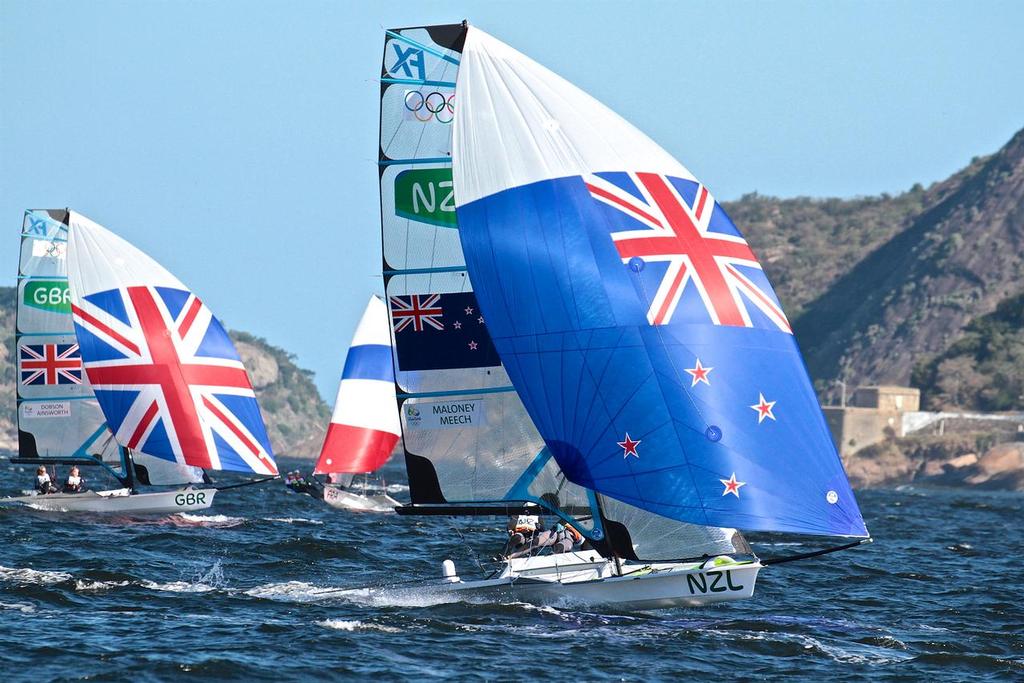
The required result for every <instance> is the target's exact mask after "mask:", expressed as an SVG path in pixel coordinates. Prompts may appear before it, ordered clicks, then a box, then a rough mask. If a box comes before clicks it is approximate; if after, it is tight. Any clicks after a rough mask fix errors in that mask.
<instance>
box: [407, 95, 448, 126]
mask: <svg viewBox="0 0 1024 683" xmlns="http://www.w3.org/2000/svg"><path fill="white" fill-rule="evenodd" d="M405 110H406V111H407V112H409V113H410V114H412V116H414V117H415V118H416V120H417V121H422V122H423V123H426V122H427V121H430V120H431V119H433V120H434V121H437V122H438V123H451V122H452V121H453V120H454V119H455V93H452V94H451V95H448V96H447V97H445V95H444V93H441V92H438V91H437V90H435V91H433V92H430V93H427V94H426V95H424V94H423V93H422V92H420V91H419V90H406V91H405Z"/></svg>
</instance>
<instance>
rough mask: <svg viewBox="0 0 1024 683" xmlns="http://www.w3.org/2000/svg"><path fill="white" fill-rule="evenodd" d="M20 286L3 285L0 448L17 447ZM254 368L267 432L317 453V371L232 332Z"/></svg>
mask: <svg viewBox="0 0 1024 683" xmlns="http://www.w3.org/2000/svg"><path fill="white" fill-rule="evenodd" d="M16 305H17V289H15V288H14V287H0V329H2V330H4V343H3V345H2V346H0V450H8V451H11V450H17V447H18V438H17V423H16V411H15V381H16V376H15V375H16V373H17V363H16V358H15V347H14V316H15V308H16ZM231 337H232V339H234V340H235V344H236V346H237V348H238V353H239V355H240V356H241V357H242V362H243V363H244V364H245V367H246V369H247V370H248V371H249V376H250V377H251V378H252V383H253V387H254V388H255V390H256V398H257V399H259V403H260V408H261V410H262V411H263V417H264V419H265V421H266V423H267V431H268V432H269V434H270V441H271V444H272V445H273V447H274V451H275V452H276V453H277V454H278V455H290V456H296V457H315V456H316V454H317V453H318V452H319V450H320V444H321V443H322V442H323V436H324V430H325V429H326V426H327V422H328V421H329V420H330V411H329V409H328V407H327V405H326V404H325V403H324V401H323V399H321V398H320V394H319V393H318V392H317V390H316V387H315V386H314V385H313V380H312V373H310V372H309V371H308V370H303V369H302V368H299V367H298V366H297V365H295V362H294V357H293V356H292V355H291V354H289V353H288V352H286V351H284V350H282V349H279V348H277V347H276V346H272V345H271V344H269V343H267V341H266V340H264V339H262V338H260V337H256V336H253V335H251V334H249V333H247V332H231Z"/></svg>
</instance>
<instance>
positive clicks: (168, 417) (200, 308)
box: [0, 210, 277, 513]
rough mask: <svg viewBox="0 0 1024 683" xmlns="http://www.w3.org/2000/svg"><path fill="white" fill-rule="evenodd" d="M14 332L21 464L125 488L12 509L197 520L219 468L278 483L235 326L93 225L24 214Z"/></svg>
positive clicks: (69, 215)
mask: <svg viewBox="0 0 1024 683" xmlns="http://www.w3.org/2000/svg"><path fill="white" fill-rule="evenodd" d="M16 327H17V329H16V345H17V348H18V378H19V379H18V451H19V452H18V456H17V457H15V458H12V459H11V461H12V462H14V463H18V464H27V465H33V466H36V467H39V466H42V467H47V468H51V469H53V470H54V471H55V469H56V466H57V465H69V466H78V467H88V468H90V469H94V471H95V470H99V471H101V472H103V473H104V474H105V475H107V476H108V477H109V478H112V479H114V480H115V481H116V482H117V484H118V485H117V487H116V488H111V489H99V490H90V491H86V492H84V493H47V494H44V495H23V496H14V497H10V498H4V499H0V504H5V505H6V504H21V505H27V506H31V507H33V508H37V509H43V510H50V511H61V512H117V513H170V512H189V511H195V510H202V509H206V508H209V507H210V505H212V503H213V500H214V497H215V496H216V494H217V492H218V491H219V490H222V489H223V488H228V487H219V488H218V487H214V486H211V485H208V483H209V478H208V476H207V474H206V471H208V470H233V471H239V472H248V473H255V474H261V475H268V476H269V477H273V476H274V475H276V474H277V467H276V465H275V464H274V460H273V454H272V452H271V447H270V443H269V440H268V438H267V434H266V428H265V426H264V424H263V419H262V416H261V415H260V412H259V408H258V406H257V405H256V399H255V395H254V393H253V390H252V385H251V384H250V382H249V378H248V375H247V374H246V372H245V369H244V367H243V366H242V363H241V360H240V359H239V357H238V354H237V352H236V351H235V348H234V346H233V344H232V343H231V341H230V339H229V338H228V336H227V333H226V331H225V330H224V328H223V326H222V325H221V324H220V322H219V321H218V320H217V319H216V318H214V317H213V314H212V313H211V312H210V310H209V309H208V308H207V307H206V306H205V305H204V304H203V303H202V302H201V301H200V300H199V299H198V298H197V297H196V296H195V295H194V294H193V293H192V292H191V291H190V290H188V288H187V287H185V286H184V285H183V284H181V282H180V281H179V280H177V278H175V277H174V276H173V275H171V274H170V273H168V272H167V271H166V270H165V269H164V268H163V267H162V266H160V265H159V264H157V263H156V262H155V261H153V260H152V259H151V258H150V257H149V256H147V255H146V254H144V253H142V252H141V251H139V250H138V249H136V248H135V247H134V246H132V245H130V244H128V243H127V242H126V241H124V240H123V239H121V238H120V237H117V236H116V235H114V234H113V233H111V232H109V231H108V230H106V229H105V228H103V227H102V226H100V225H98V224H96V223H94V222H92V221H91V220H89V219H88V218H85V217H84V216H82V215H80V214H78V213H76V212H74V211H70V210H32V211H27V212H26V214H25V220H24V223H23V227H22V234H21V262H20V268H19V282H18V313H17V325H16ZM87 479H88V477H87ZM256 481H259V480H256ZM90 483H92V484H95V482H90ZM232 486H237V484H235V485H232ZM33 493H34V492H33Z"/></svg>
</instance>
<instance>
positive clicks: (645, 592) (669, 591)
mask: <svg viewBox="0 0 1024 683" xmlns="http://www.w3.org/2000/svg"><path fill="white" fill-rule="evenodd" d="M703 565H704V566H702V563H701V562H652V563H644V562H626V561H624V562H622V563H621V565H620V566H621V574H620V569H619V566H617V565H616V563H615V562H614V561H613V560H607V559H605V558H603V557H601V556H600V555H598V554H597V553H595V552H593V551H580V552H573V553H563V554H559V555H542V556H537V557H530V558H522V559H514V560H509V561H507V562H506V563H505V566H504V569H503V570H502V571H501V572H500V573H499V574H498V575H497V576H496V577H494V578H491V579H484V580H479V581H463V580H462V579H460V578H459V577H458V576H457V575H454V574H453V575H452V576H448V577H445V578H442V579H439V580H438V581H436V582H431V583H430V584H428V585H426V586H422V585H421V586H419V587H417V588H409V589H383V590H385V591H388V593H389V594H390V595H392V596H393V595H394V592H395V590H398V591H399V592H403V593H408V594H409V595H408V597H410V598H412V597H414V596H416V595H423V594H429V595H434V596H436V595H439V594H448V596H450V597H452V598H453V599H457V600H466V601H468V602H474V601H480V600H483V601H508V600H512V601H519V602H528V603H533V604H538V605H579V606H584V607H598V606H601V607H612V608H616V609H629V610H632V609H641V610H646V609H663V608H668V607H697V606H701V605H709V604H712V603H717V602H731V601H734V600H745V599H747V598H750V597H751V596H753V594H754V583H755V581H756V580H757V573H758V572H759V571H760V569H761V564H760V562H758V561H757V560H754V561H751V562H733V561H731V560H730V561H728V562H725V563H723V564H720V565H718V566H716V565H715V563H714V562H713V561H709V562H706V563H703ZM371 593H372V590H371Z"/></svg>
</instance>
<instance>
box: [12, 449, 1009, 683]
mask: <svg viewBox="0 0 1024 683" xmlns="http://www.w3.org/2000/svg"><path fill="white" fill-rule="evenodd" d="M302 464H304V465H306V466H307V467H308V463H302ZM3 467H4V466H3V465H2V464H0V471H2V468H3ZM284 467H287V465H285V466H284ZM389 478H391V475H389ZM396 481H397V479H396ZM2 482H3V480H2V478H0V483H2ZM403 490H404V487H403V486H401V485H397V486H396V485H395V484H392V485H391V486H389V492H393V493H397V495H396V497H402V496H401V492H402V491H403ZM231 494H232V495H227V494H225V495H223V496H218V497H217V499H216V503H215V508H214V509H211V510H209V511H204V513H205V514H197V513H186V514H184V515H164V516H158V517H157V516H151V517H148V518H132V519H130V518H125V517H119V516H111V515H105V516H104V515H93V516H89V515H81V514H77V515H60V516H56V515H52V514H39V513H35V512H26V511H23V510H21V511H17V512H16V511H14V510H7V511H2V510H0V522H2V523H0V635H2V634H5V633H6V634H8V637H7V639H6V640H4V639H3V638H2V637H0V641H3V642H4V643H5V644H6V647H0V670H3V671H5V672H7V671H17V672H22V671H26V672H29V673H30V674H31V675H32V677H33V678H36V679H38V680H67V679H71V678H92V679H103V680H106V679H111V678H118V677H119V676H120V677H121V678H124V679H145V678H147V677H148V678H153V679H156V680H174V679H176V678H177V677H180V675H181V674H182V673H183V672H184V671H186V670H188V671H191V672H192V673H193V675H200V676H203V677H205V678H210V679H217V680H226V679H235V680H247V681H248V680H254V681H272V679H274V678H277V679H286V680H292V679H306V678H310V679H312V678H314V677H320V678H322V677H324V675H328V676H330V675H337V677H349V678H358V679H366V678H394V677H395V676H396V675H397V676H402V677H406V678H429V677H434V678H436V677H438V676H440V675H444V676H446V677H448V678H453V679H459V680H461V679H466V678H468V679H486V680H492V679H493V680H504V679H508V678H517V679H519V678H536V679H544V678H547V677H551V676H561V677H566V676H567V677H569V678H574V679H575V678H580V679H595V680H603V679H606V678H608V677H609V676H624V677H627V678H630V679H643V680H673V679H678V678H680V677H682V676H686V677H693V678H697V677H699V678H702V679H703V678H706V679H709V680H718V679H721V678H722V677H723V676H725V677H730V678H735V677H736V676H740V677H743V676H744V675H746V676H749V677H755V678H767V679H771V680H775V679H783V678H785V679H787V680H790V679H792V680H794V681H802V680H811V681H818V680H864V679H878V678H891V677H894V676H896V677H898V676H900V675H903V676H906V677H909V678H914V679H924V680H929V681H930V683H945V682H946V681H950V682H953V681H956V682H957V683H959V681H962V680H971V679H981V678H986V679H1000V678H1003V679H1008V680H1010V679H1016V678H1019V677H1020V674H1021V673H1022V663H1021V654H1020V628H1019V625H1020V618H1019V617H1020V609H1019V607H1018V605H1019V600H1018V597H1019V595H1020V593H1021V589H1022V588H1024V583H1022V580H1021V579H1020V577H1019V573H1018V571H1017V568H1016V556H1015V554H1014V553H1013V552H1012V550H1013V549H1014V548H1016V547H1020V546H1021V545H1024V529H1021V528H1020V527H1021V526H1022V525H1018V524H1014V523H1009V524H1008V523H1007V520H1010V521H1011V522H1012V521H1014V520H1015V519H1016V517H1014V516H1013V515H1015V514H1017V513H1019V512H1020V508H1021V506H1022V501H1024V496H1021V495H1020V494H998V495H997V494H991V493H984V492H956V493H944V492H942V491H937V490H934V489H929V490H927V491H925V492H921V491H906V492H899V491H893V490H888V491H879V492H867V493H861V494H858V497H859V499H860V501H861V503H862V510H863V512H864V516H865V518H866V519H867V520H868V524H869V526H870V527H871V529H872V531H873V532H874V533H875V534H876V535H877V538H878V540H879V542H878V543H875V544H872V545H868V546H862V547H860V548H857V549H856V550H850V551H847V552H843V553H837V554H835V555H828V556H826V557H823V558H818V559H814V560H810V561H806V562H794V563H790V564H785V565H781V566H779V567H767V568H766V569H765V570H764V571H762V572H761V575H760V577H759V578H758V584H757V590H756V592H755V594H754V598H753V599H752V600H747V601H741V602H737V603H731V604H727V605H720V606H711V607H705V608H699V609H686V608H679V609H670V610H662V611H646V612H638V611H633V612H625V611H613V610H608V609H602V608H596V607H582V606H580V605H578V604H575V605H574V604H567V603H562V602H559V601H552V602H551V603H549V604H545V605H534V604H530V603H526V602H524V601H523V598H524V594H523V593H522V592H517V591H516V589H515V588H514V587H510V588H509V590H507V591H504V592H503V593H502V594H500V595H492V596H489V597H487V598H486V599H484V598H480V599H478V601H473V600H469V599H467V598H466V596H465V594H461V593H455V592H452V591H451V589H450V587H448V586H447V585H446V584H441V583H440V580H439V579H438V574H439V572H438V564H439V563H440V561H441V560H443V559H445V558H449V557H450V558H452V559H453V560H454V561H455V562H456V564H457V565H458V566H459V567H462V568H465V569H466V570H467V573H466V575H467V576H468V575H469V574H471V573H472V574H475V573H476V572H474V571H471V568H473V567H474V566H475V559H479V558H486V557H489V556H490V555H491V554H493V552H494V548H495V546H496V544H497V543H499V542H500V539H501V538H502V537H503V536H504V528H503V527H504V520H493V519H487V518H479V519H477V518H467V519H458V520H454V522H453V520H450V519H446V518H432V517H418V518H416V517H414V518H409V517H399V516H393V515H374V514H350V513H349V512H347V511H339V510H336V509H333V508H329V507H327V506H326V505H325V504H324V503H323V502H322V501H317V500H314V499H312V498H310V497H309V496H293V495H288V493H287V491H286V490H285V488H284V487H283V486H278V485H268V486H262V487H247V488H242V489H238V490H237V491H232V492H231ZM453 524H454V526H456V527H457V529H458V531H456V530H455V529H453ZM799 540H801V539H796V538H792V537H785V536H775V535H772V536H767V535H757V534H753V535H751V541H752V543H753V545H754V547H755V548H757V549H759V550H763V552H764V553H765V554H769V553H768V550H769V549H770V548H771V547H772V544H777V545H780V546H781V545H783V544H790V543H796V542H797V541H799ZM762 541H763V542H762ZM805 544H806V542H805ZM784 550H785V549H784V548H782V547H779V548H776V552H777V553H782V552H783V551H784ZM771 554H775V553H771ZM478 568H479V569H483V567H478ZM417 577H421V578H423V579H425V580H426V581H425V582H423V583H407V584H405V583H402V582H403V581H406V580H408V579H414V578H417ZM404 634H415V635H416V636H417V640H418V639H420V638H422V640H423V642H424V643H427V644H428V646H426V647H421V646H420V644H419V643H415V644H413V645H410V642H409V638H405V637H403V635H404ZM55 643H56V645H55ZM183 643H184V645H183ZM126 644H130V647H127V646H126ZM570 645H571V647H570ZM65 651H68V652H80V653H89V654H90V656H89V657H75V658H68V657H63V656H61V654H62V653H63V652H65ZM579 652H587V653H592V654H593V656H589V655H588V656H579V654H578V653H579ZM92 655H96V656H92ZM395 672H401V673H400V674H396V673H395Z"/></svg>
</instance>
